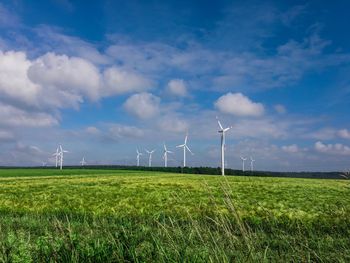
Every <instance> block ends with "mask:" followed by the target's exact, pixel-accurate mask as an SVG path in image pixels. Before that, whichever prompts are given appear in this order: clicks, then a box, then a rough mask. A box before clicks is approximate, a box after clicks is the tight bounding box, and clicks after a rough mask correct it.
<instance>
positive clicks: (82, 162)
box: [80, 157, 86, 166]
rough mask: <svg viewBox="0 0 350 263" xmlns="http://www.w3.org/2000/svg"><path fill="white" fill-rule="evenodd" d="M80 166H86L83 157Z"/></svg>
mask: <svg viewBox="0 0 350 263" xmlns="http://www.w3.org/2000/svg"><path fill="white" fill-rule="evenodd" d="M80 165H81V166H85V165H86V161H85V157H83V159H82V160H81V161H80Z"/></svg>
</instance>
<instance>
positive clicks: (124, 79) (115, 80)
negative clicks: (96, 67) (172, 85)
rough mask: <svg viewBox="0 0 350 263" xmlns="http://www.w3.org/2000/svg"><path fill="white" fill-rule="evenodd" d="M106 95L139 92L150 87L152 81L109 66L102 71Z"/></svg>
mask: <svg viewBox="0 0 350 263" xmlns="http://www.w3.org/2000/svg"><path fill="white" fill-rule="evenodd" d="M104 79H105V85H106V91H105V93H106V95H118V94H123V93H130V92H141V91H146V90H148V89H150V88H151V87H152V85H153V83H152V81H151V80H149V79H148V78H146V77H143V76H141V75H139V74H136V73H135V72H132V71H126V70H123V69H121V68H117V67H111V68H109V69H107V70H105V72H104Z"/></svg>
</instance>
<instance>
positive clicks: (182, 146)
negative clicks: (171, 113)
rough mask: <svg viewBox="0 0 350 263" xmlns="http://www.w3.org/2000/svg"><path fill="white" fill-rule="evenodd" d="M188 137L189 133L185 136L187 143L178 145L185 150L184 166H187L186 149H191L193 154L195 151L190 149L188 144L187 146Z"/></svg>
mask: <svg viewBox="0 0 350 263" xmlns="http://www.w3.org/2000/svg"><path fill="white" fill-rule="evenodd" d="M187 139H188V134H187V135H186V137H185V143H184V144H180V145H178V146H176V147H177V148H183V151H184V163H183V167H186V150H187V151H189V152H190V153H191V154H192V155H193V152H192V151H191V150H190V148H188V146H187Z"/></svg>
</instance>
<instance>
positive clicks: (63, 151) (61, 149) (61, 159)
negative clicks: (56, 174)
mask: <svg viewBox="0 0 350 263" xmlns="http://www.w3.org/2000/svg"><path fill="white" fill-rule="evenodd" d="M67 152H68V151H66V150H63V148H62V146H61V145H60V152H59V155H60V161H61V162H60V170H62V167H63V154H64V153H67Z"/></svg>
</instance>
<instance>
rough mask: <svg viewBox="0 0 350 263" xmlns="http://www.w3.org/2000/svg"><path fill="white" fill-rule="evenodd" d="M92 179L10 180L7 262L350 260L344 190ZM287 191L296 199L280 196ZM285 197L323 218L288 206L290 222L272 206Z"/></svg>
mask: <svg viewBox="0 0 350 263" xmlns="http://www.w3.org/2000/svg"><path fill="white" fill-rule="evenodd" d="M90 176H91V175H89V176H88V177H85V176H81V175H79V176H78V177H74V178H73V177H69V176H68V177H65V176H63V177H60V178H46V179H45V177H40V178H31V179H18V178H12V179H9V178H5V179H3V180H0V195H1V198H0V211H1V212H0V262H349V261H350V241H349V236H350V228H349V226H350V213H349V207H347V206H345V205H346V204H347V203H348V202H347V201H348V200H349V197H346V194H348V193H349V191H348V190H349V189H348V188H346V189H345V188H342V187H343V182H342V183H340V184H338V182H334V185H332V182H330V183H329V184H331V185H327V184H325V183H323V182H322V184H321V185H322V188H321V187H318V186H316V187H315V184H316V185H317V184H318V182H317V181H315V182H314V183H312V182H310V181H294V180H287V181H285V180H267V181H265V179H264V180H261V181H260V182H258V181H254V180H253V181H249V180H250V179H249V178H244V179H239V178H238V179H231V178H229V179H228V178H225V177H220V178H211V177H207V178H205V179H204V180H201V179H198V178H197V177H192V178H191V177H187V176H183V177H182V176H176V177H174V176H173V175H167V174H152V175H149V174H143V175H140V174H139V175H128V176H124V175H118V176H109V175H108V176H107V175H105V176H101V175H97V176H95V177H90ZM130 176H131V177H130ZM150 176H151V177H150ZM150 178H151V179H152V180H149V179H150ZM233 180H234V181H233ZM123 182H124V183H125V184H126V185H123ZM133 183H134V184H133ZM276 183H277V185H273V184H276ZM283 183H287V185H288V189H292V190H291V193H289V195H285V194H283V193H281V192H280V189H285V188H283ZM266 184H267V185H266ZM308 184H310V185H308ZM264 186H265V187H266V188H264ZM128 187H129V188H128ZM274 187H275V188H276V189H274ZM299 188H302V189H303V190H305V191H310V192H309V193H308V194H307V195H301V194H302V193H303V192H302V191H298V189H299ZM123 189H124V190H123ZM122 190H123V191H125V192H121V191H122ZM272 190H274V191H272ZM299 190H300V189H299ZM118 191H119V192H118ZM254 191H258V192H254ZM271 191H272V192H271ZM311 191H313V192H311ZM346 191H347V192H346ZM115 193H118V194H117V195H115ZM249 193H250V196H251V197H250V199H249V200H245V199H247V198H248V197H249V195H248V194H249ZM138 194H140V195H138ZM66 195H70V196H69V198H68V199H61V198H64V197H65V196H66ZM264 196H265V198H266V199H265V200H264V199H263V198H264ZM139 197H140V198H141V199H139ZM258 198H260V200H259V199H258ZM284 198H288V199H293V198H294V199H295V202H294V203H295V204H297V205H298V206H299V207H300V206H301V204H302V203H304V204H309V203H310V204H314V206H315V207H317V211H318V213H319V216H317V215H316V214H317V213H316V211H313V210H312V209H311V208H312V207H307V208H305V207H304V208H303V210H308V209H309V210H310V213H311V212H312V213H313V216H312V217H307V216H304V214H298V213H297V212H295V214H292V216H291V214H290V211H294V210H290V209H296V208H294V207H293V202H291V203H289V202H284V203H282V204H284V205H285V206H292V207H291V208H290V209H289V207H287V208H288V209H287V208H283V206H278V207H280V209H281V211H282V212H281V213H280V214H279V213H277V212H276V211H275V210H272V209H269V207H270V206H269V205H273V204H269V203H267V200H270V201H271V202H276V200H278V199H284ZM298 198H299V199H300V198H302V200H299V201H298V200H297V199H298ZM346 198H347V199H346ZM308 199H309V200H308ZM341 199H346V200H341ZM55 200H60V202H55ZM67 200H69V201H71V202H72V203H71V204H68V203H67V204H66V206H65V205H64V204H62V202H63V201H67ZM76 200H78V201H76ZM317 200H321V201H322V200H328V203H329V204H331V205H333V203H332V202H333V201H334V206H330V207H329V208H328V207H327V206H326V205H327V204H320V203H318V204H317V203H316V202H317ZM75 201H76V202H75ZM286 201H289V200H286ZM291 201H293V200H291ZM302 201H303V202H302ZM81 202H88V204H89V205H88V206H83V205H82V204H81ZM139 202H141V205H140V204H139ZM150 202H153V203H152V204H150ZM103 203H107V204H108V206H112V207H113V206H114V210H106V209H107V208H106V207H104V206H103ZM114 203H118V205H117V204H115V205H114ZM119 203H120V204H119ZM336 205H338V206H336ZM55 206H56V207H55ZM133 206H134V208H137V210H135V209H134V210H132V207H133ZM65 207H66V209H65ZM79 207H80V208H79ZM271 207H273V206H271ZM142 209H151V211H145V210H142ZM128 210H132V212H130V211H128ZM113 211H114V212H113ZM339 216H341V220H336V218H339Z"/></svg>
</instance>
